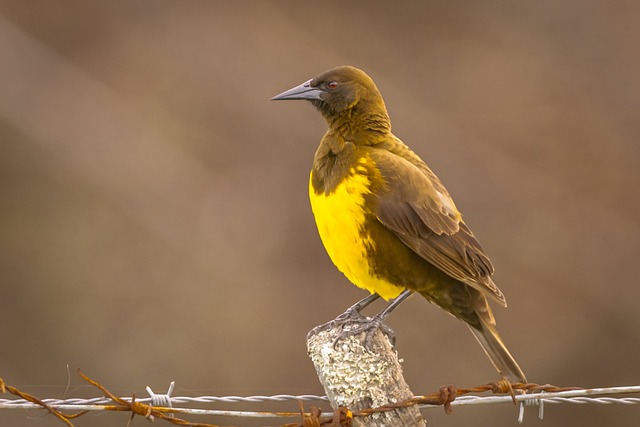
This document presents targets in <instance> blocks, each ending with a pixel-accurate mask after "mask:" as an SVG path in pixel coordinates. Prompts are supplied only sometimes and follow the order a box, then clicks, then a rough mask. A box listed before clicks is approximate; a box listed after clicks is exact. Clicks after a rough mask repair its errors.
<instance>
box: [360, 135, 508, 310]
mask: <svg viewBox="0 0 640 427" xmlns="http://www.w3.org/2000/svg"><path fill="white" fill-rule="evenodd" d="M398 149H399V150H401V151H400V153H393V152H390V151H389V149H388V148H386V149H381V150H372V152H371V155H372V157H373V160H374V162H375V163H376V165H377V167H378V169H379V170H380V173H381V175H382V178H383V180H384V183H385V184H384V188H381V189H380V191H378V192H376V194H374V197H375V203H374V209H375V210H376V215H377V218H378V220H379V221H380V222H381V223H382V224H383V225H385V226H386V227H387V228H388V229H390V230H391V231H392V232H393V233H394V234H395V235H396V236H398V238H399V239H400V240H402V241H403V242H404V243H405V244H406V245H407V246H409V247H410V248H411V249H412V250H413V251H414V252H416V253H417V254H418V255H420V256H421V257H422V258H424V259H425V260H427V261H429V262H430V263H432V264H433V265H435V266H436V267H438V268H439V269H441V270H442V271H444V272H445V273H447V274H448V275H449V276H451V277H453V278H455V279H457V280H459V281H461V282H463V283H466V284H468V285H469V286H471V287H473V288H476V289H478V290H479V291H481V292H483V293H484V294H486V295H487V296H489V297H492V298H493V299H494V300H496V301H497V302H499V303H501V304H502V305H506V301H505V298H504V295H503V294H502V292H501V291H500V290H499V289H498V287H497V286H496V285H495V284H494V283H493V281H492V280H491V275H492V274H493V271H494V269H493V265H492V264H491V261H490V260H489V257H488V256H487V255H486V254H485V253H484V250H483V249H482V247H481V246H480V243H479V242H478V240H477V239H476V238H475V236H474V235H473V233H472V232H471V230H469V228H468V227H467V226H466V224H465V223H464V222H463V220H462V215H461V214H460V212H459V211H458V209H457V208H456V206H455V204H454V203H453V200H452V199H451V197H450V196H449V193H448V192H447V190H446V189H445V188H444V186H443V185H442V183H441V182H440V180H439V179H438V178H437V177H436V175H435V174H434V173H433V172H432V171H431V170H430V169H429V168H428V167H427V166H426V165H425V164H424V162H422V160H420V159H419V158H418V157H417V155H415V154H414V153H413V152H411V151H410V150H409V149H408V148H406V146H405V145H404V144H403V145H402V146H399V147H398V146H396V150H398Z"/></svg>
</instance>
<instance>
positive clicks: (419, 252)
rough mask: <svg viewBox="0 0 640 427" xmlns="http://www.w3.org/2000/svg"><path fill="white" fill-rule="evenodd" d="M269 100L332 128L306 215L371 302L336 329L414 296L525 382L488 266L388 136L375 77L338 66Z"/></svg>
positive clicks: (438, 191) (373, 321)
mask: <svg viewBox="0 0 640 427" xmlns="http://www.w3.org/2000/svg"><path fill="white" fill-rule="evenodd" d="M272 100H306V101H309V102H311V104H313V106H314V107H315V108H316V109H317V110H318V111H319V112H320V113H321V114H322V116H323V117H324V119H325V121H326V123H327V126H328V129H327V131H326V133H325V134H324V136H323V137H322V139H321V140H320V145H319V146H318V148H317V151H316V152H315V156H314V159H313V166H312V169H311V173H310V176H309V199H310V203H311V208H312V211H313V214H314V217H315V221H316V225H317V229H318V233H319V235H320V238H321V240H322V243H323V245H324V247H325V249H326V251H327V253H328V255H329V257H330V258H331V260H332V261H333V263H334V264H335V266H336V267H337V268H338V270H340V271H341V272H342V273H343V274H344V275H345V276H346V277H347V279H348V280H349V281H350V282H352V283H353V284H355V285H356V286H358V287H360V288H363V289H365V290H367V291H369V293H370V294H369V295H368V296H367V297H365V298H363V299H362V300H360V301H358V302H357V303H355V304H354V305H352V306H351V307H349V309H347V311H346V312H345V313H344V314H342V315H341V316H338V318H336V321H338V320H342V321H346V319H349V318H350V319H354V318H355V319H358V318H360V322H362V319H363V318H364V316H361V315H360V311H361V310H362V309H363V308H364V307H366V306H368V305H369V304H371V303H372V302H373V301H375V300H376V299H378V298H380V297H381V298H383V299H384V300H386V301H390V303H389V305H388V306H387V307H386V308H385V309H384V310H383V311H381V312H380V313H378V314H377V315H375V316H373V318H368V317H367V318H366V319H368V320H369V321H370V322H368V323H367V325H365V326H364V329H368V328H376V327H380V326H381V325H382V321H383V320H384V319H385V318H386V316H388V315H389V313H391V311H393V310H394V309H395V308H396V307H397V306H398V305H399V304H400V303H401V302H402V301H404V300H405V299H406V298H407V297H409V296H410V295H412V294H414V293H417V294H420V295H422V296H423V297H424V298H425V299H427V300H428V301H429V302H431V303H434V304H436V305H437V306H439V307H441V308H442V309H444V310H445V311H447V312H448V313H450V314H452V315H453V316H455V317H456V318H458V319H460V320H462V321H463V322H465V323H466V324H467V326H468V327H469V329H470V330H471V332H472V333H473V335H474V336H475V338H476V339H477V340H478V342H479V343H480V345H481V346H482V348H483V349H484V351H485V353H486V354H487V356H488V357H489V359H490V360H491V362H492V363H493V365H494V367H495V368H496V369H497V371H498V372H499V373H500V374H501V375H502V376H503V377H504V378H506V379H508V380H509V381H511V382H514V383H517V382H520V383H526V377H525V374H524V373H523V371H522V369H520V367H519V365H518V363H517V362H516V361H515V359H514V358H513V356H511V354H510V353H509V351H508V350H507V348H506V346H505V344H504V342H503V340H502V338H501V337H500V335H499V334H498V331H497V329H496V321H495V318H494V315H493V312H492V310H491V307H490V306H489V303H488V300H489V299H491V300H493V301H495V302H497V303H498V304H500V305H502V306H505V307H506V305H507V304H506V299H505V297H504V295H503V293H502V292H501V291H500V289H498V287H497V286H496V285H495V284H494V282H493V280H492V278H491V276H492V275H493V273H494V267H493V264H492V263H491V260H490V259H489V257H488V255H487V254H486V253H485V251H484V249H483V248H482V246H481V245H480V243H479V242H478V240H477V238H476V237H475V235H474V234H473V233H472V231H471V230H470V229H469V227H468V226H467V225H466V224H465V222H464V220H463V218H462V214H461V213H460V211H459V210H458V208H457V207H456V205H455V203H454V202H453V199H452V198H451V196H450V195H449V192H448V191H447V190H446V188H445V187H444V185H443V184H442V182H441V181H440V179H438V177H437V176H436V175H435V173H434V172H432V171H431V169H430V168H429V167H428V166H427V164H426V163H425V162H424V161H423V160H422V159H421V158H420V157H419V156H418V155H417V154H416V153H414V152H413V151H412V150H411V149H410V148H409V147H408V146H407V145H406V144H405V143H404V142H402V141H401V140H400V139H399V138H398V137H396V136H395V135H394V134H393V133H392V132H391V121H390V118H389V114H388V112H387V108H386V105H385V102H384V100H383V98H382V95H381V94H380V91H379V90H378V88H377V86H376V84H375V83H374V81H373V80H372V79H371V77H369V76H368V75H367V74H366V73H365V72H364V71H362V70H360V69H358V68H356V67H353V66H349V65H343V66H338V67H335V68H332V69H330V70H327V71H325V72H323V73H321V74H319V75H318V76H316V77H314V78H312V79H310V80H307V81H305V82H304V83H302V84H300V85H298V86H295V87H293V88H291V89H289V90H286V91H284V92H282V93H281V94H279V95H276V96H274V97H273V98H272ZM357 330H358V331H360V329H357Z"/></svg>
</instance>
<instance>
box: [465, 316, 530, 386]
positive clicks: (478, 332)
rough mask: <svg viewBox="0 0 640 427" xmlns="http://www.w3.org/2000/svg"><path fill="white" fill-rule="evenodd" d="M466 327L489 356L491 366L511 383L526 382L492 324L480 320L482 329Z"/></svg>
mask: <svg viewBox="0 0 640 427" xmlns="http://www.w3.org/2000/svg"><path fill="white" fill-rule="evenodd" d="M487 320H489V319H487ZM467 326H469V329H471V332H473V335H474V336H475V337H476V339H477V340H478V342H479V343H480V345H481V346H482V349H483V350H484V352H485V353H486V354H487V356H489V359H491V362H492V363H493V366H495V368H496V369H497V370H498V372H500V374H501V375H504V376H505V377H506V378H507V379H508V380H509V381H511V382H521V383H526V382H527V378H526V377H525V375H524V372H522V369H520V366H518V363H517V362H516V361H515V359H514V358H513V356H511V353H509V350H507V347H506V346H505V345H504V343H503V342H502V339H501V338H500V335H498V331H497V330H496V328H495V326H494V325H493V324H490V323H488V322H487V321H483V319H481V327H482V329H476V328H475V327H473V326H471V325H467Z"/></svg>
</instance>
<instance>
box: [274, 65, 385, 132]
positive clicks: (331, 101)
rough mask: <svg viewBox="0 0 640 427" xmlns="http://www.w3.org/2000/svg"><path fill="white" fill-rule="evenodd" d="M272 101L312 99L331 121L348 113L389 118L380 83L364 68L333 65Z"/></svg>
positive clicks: (355, 115) (354, 115)
mask: <svg viewBox="0 0 640 427" xmlns="http://www.w3.org/2000/svg"><path fill="white" fill-rule="evenodd" d="M271 99H272V100H274V101H275V100H290V99H305V100H307V101H311V103H312V104H313V105H315V106H316V108H318V110H320V112H321V113H322V115H323V116H324V117H325V119H326V120H327V121H328V122H329V124H331V123H332V122H334V121H335V120H336V119H338V118H339V117H342V116H345V114H346V115H348V116H349V117H351V118H354V117H357V116H372V117H377V120H379V119H380V117H387V120H388V116H387V110H386V107H385V105H384V101H383V99H382V95H380V92H379V91H378V88H377V87H376V84H375V83H374V82H373V80H372V79H371V77H369V76H368V75H367V74H366V73H365V72H364V71H362V70H359V69H358V68H355V67H351V66H349V65H343V66H340V67H336V68H332V69H331V70H328V71H325V72H324V73H322V74H320V75H318V76H317V77H314V78H313V79H311V80H307V81H306V82H304V83H302V84H301V85H298V86H296V87H293V88H291V89H289V90H287V91H284V92H282V93H281V94H279V95H276V96H274V97H273V98H271Z"/></svg>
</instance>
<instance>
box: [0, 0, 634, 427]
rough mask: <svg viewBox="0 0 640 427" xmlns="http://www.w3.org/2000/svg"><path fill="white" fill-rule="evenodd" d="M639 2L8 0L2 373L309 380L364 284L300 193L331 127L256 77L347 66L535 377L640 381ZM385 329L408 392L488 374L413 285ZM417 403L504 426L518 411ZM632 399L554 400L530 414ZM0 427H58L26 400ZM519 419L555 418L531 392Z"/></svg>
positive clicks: (29, 380)
mask: <svg viewBox="0 0 640 427" xmlns="http://www.w3.org/2000/svg"><path fill="white" fill-rule="evenodd" d="M639 9H640V4H639V3H638V2H634V1H611V2H600V1H595V0H593V1H586V0H575V1H561V2H558V1H550V0H549V1H546V0H543V1H536V2H510V1H490V2H476V1H470V0H469V1H450V2H437V3H436V2H428V3H427V2H409V1H398V2H378V3H376V2H371V1H350V2H341V1H324V2H300V1H252V2H231V1H228V2H220V1H180V2H177V1H159V0H157V1H110V2H96V1H85V0H77V1H57V2H49V1H44V0H43V1H24V0H13V1H6V0H5V1H2V2H0V285H1V288H0V289H1V291H2V293H1V295H2V297H1V298H0V308H1V313H2V327H1V328H0V346H1V348H2V351H1V352H0V376H1V377H2V378H4V379H5V380H6V381H7V383H9V384H12V385H17V386H20V387H22V388H23V389H24V390H26V391H30V392H32V393H35V394H37V395H39V396H42V397H75V396H99V392H98V391H97V390H94V389H91V388H89V387H86V386H85V385H84V384H83V382H82V381H81V380H80V379H79V378H78V376H77V375H76V374H75V369H76V368H77V367H81V368H83V370H84V371H85V372H86V373H87V374H89V375H91V376H93V377H94V378H96V379H98V380H100V381H101V382H102V383H104V385H106V386H107V387H109V388H110V389H111V390H112V391H113V392H115V393H116V394H119V395H131V393H133V392H135V393H137V395H138V396H144V395H146V393H145V392H144V387H145V386H146V385H150V386H151V387H152V388H153V389H154V390H156V391H158V392H160V391H162V390H164V389H166V387H167V385H168V383H169V382H170V381H171V380H175V381H177V388H176V392H175V393H174V394H175V395H201V394H209V395H229V394H236V395H255V394H264V395H272V394H278V393H292V394H302V393H322V389H321V387H320V385H319V383H318V381H317V377H316V375H315V372H314V370H313V367H312V365H311V362H310V361H309V360H308V358H307V356H306V352H305V334H306V332H307V331H308V330H309V329H311V328H312V327H313V326H315V325H317V324H319V323H321V322H324V321H326V320H328V319H330V318H332V317H333V316H335V315H337V314H338V313H340V312H341V311H342V310H344V309H345V308H346V307H347V306H348V305H349V304H351V303H352V302H354V301H355V300H357V299H359V298H360V297H362V296H364V293H363V291H360V290H358V289H356V288H355V287H353V286H351V285H348V284H347V282H346V279H344V278H343V277H342V276H341V274H340V273H338V272H337V271H336V270H335V268H334V267H333V266H332V265H331V263H330V261H329V259H328V257H327V256H326V254H325V253H324V249H323V248H322V246H321V243H320V240H319V238H318V237H317V234H316V230H315V225H314V222H313V218H312V215H311V212H310V208H309V206H308V201H307V194H306V193H307V178H308V171H309V168H310V165H311V160H312V156H313V153H314V151H315V149H316V145H317V143H318V141H319V139H320V137H321V135H322V133H323V132H324V129H325V125H324V122H323V121H322V119H321V117H320V116H319V114H317V113H316V112H315V111H314V110H313V108H312V107H311V106H310V105H305V104H304V103H302V102H297V103H296V102H288V103H287V102H279V103H274V102H270V101H269V98H270V97H271V96H273V95H275V94H277V93H280V92H281V91H283V90H285V89H288V88H290V87H292V86H294V85H296V84H299V83H301V82H303V81H304V80H306V79H309V78H311V77H313V76H314V75H316V74H318V73H320V72H321V71H324V70H325V69H328V68H331V67H333V66H336V65H340V64H352V65H355V66H358V67H360V68H363V69H364V70H366V71H367V72H368V73H369V74H370V75H371V76H372V77H373V79H374V80H375V81H376V82H377V84H378V86H379V88H380V90H381V91H382V93H383V95H384V96H385V100H386V103H387V106H388V108H389V111H390V115H391V118H392V121H393V124H394V131H395V133H396V134H397V135H398V136H399V137H401V138H402V139H403V140H404V141H405V142H407V143H408V144H409V145H410V146H412V148H414V150H415V151H416V152H417V153H419V154H420V155H421V156H422V157H423V158H425V160H426V161H427V162H428V163H429V165H430V166H431V167H432V168H433V169H434V170H435V172H436V173H437V174H438V175H439V176H440V178H441V179H442V180H443V181H444V182H445V184H446V185H447V187H448V189H449V191H450V192H451V193H452V195H453V196H454V198H455V200H456V203H457V204H458V207H459V208H460V209H461V210H462V211H463V212H464V213H465V218H466V219H467V223H468V224H469V225H470V226H471V227H472V229H473V230H474V231H475V233H476V234H477V235H478V236H479V238H480V240H481V242H482V243H483V245H484V246H485V248H486V249H487V251H488V252H489V254H490V255H491V256H492V259H493V262H494V264H495V266H496V267H497V274H496V276H495V278H496V282H497V283H498V284H499V286H500V287H501V288H502V290H503V291H504V292H505V294H506V295H507V299H508V301H509V308H508V309H507V310H501V309H499V308H498V307H496V315H497V318H498V325H499V329H500V331H501V332H502V335H503V337H504V338H505V341H506V342H507V344H508V346H509V348H510V349H511V351H512V352H513V354H514V355H515V356H516V358H517V360H518V361H519V362H520V364H521V366H522V367H523V368H524V370H525V372H526V373H527V375H528V377H529V379H530V380H531V381H535V382H539V383H547V382H548V383H554V384H558V385H579V386H603V387H604V386H614V385H633V384H639V383H640V368H639V366H638V354H639V351H640V331H639V330H638V323H639V321H640V310H638V301H639V297H640V290H639V289H640V288H639V286H638V273H639V272H640V265H639V264H640V263H639V262H638V260H637V257H638V252H639V251H640V243H639V242H640V197H639V196H640V171H639V168H638V167H639V166H640V145H639V143H640V120H639V114H640V79H639V78H638V76H640V25H638V22H640V20H639V19H640V10H639ZM381 307H382V305H378V306H376V307H375V308H376V309H379V308H381ZM390 324H391V326H392V327H394V328H395V330H396V333H397V337H398V344H397V348H398V351H399V353H400V356H401V357H402V358H403V359H404V368H405V377H406V379H407V381H408V382H409V384H410V385H411V387H412V389H413V391H414V393H417V394H427V393H431V392H433V391H435V390H437V388H438V387H439V386H440V385H442V384H449V383H454V384H457V385H459V386H473V385H477V384H481V383H483V382H486V381H491V380H495V379H497V378H496V373H495V371H494V370H493V368H492V367H491V365H490V363H489V361H488V360H487V359H486V357H485V356H484V354H483V353H482V351H481V349H480V347H479V346H478V344H477V343H476V342H475V340H474V339H473V337H472V335H471V334H469V332H468V331H467V330H466V328H465V327H464V326H463V325H462V324H461V323H459V322H457V321H455V320H454V319H453V318H450V317H449V316H447V315H446V314H445V313H444V312H442V311H440V310H439V309H437V308H436V307H434V306H431V305H429V304H428V303H427V302H425V301H424V300H421V299H419V298H413V299H411V300H410V301H409V302H407V303H405V304H404V305H403V306H402V307H401V308H400V309H399V310H398V311H397V312H396V313H394V315H393V316H392V318H391V320H390ZM67 366H69V369H70V372H71V375H70V385H69V387H68V388H67V381H68V378H67V377H68V374H67ZM234 408H237V407H234ZM244 409H249V410H258V409H262V410H271V409H285V410H297V405H296V404H295V403H290V404H287V405H281V406H279V407H278V408H275V407H274V406H273V405H263V406H257V405H249V406H248V407H245V408H244ZM425 415H426V417H427V419H428V420H429V422H430V425H431V426H468V425H492V426H510V425H514V424H515V422H516V421H515V419H516V416H517V411H516V410H515V409H514V408H513V407H512V406H510V405H501V406H483V407H474V408H471V407H465V408H458V409H456V411H455V413H454V415H453V416H445V415H444V414H443V413H442V411H441V410H440V409H438V410H428V411H425ZM639 418H640V408H638V407H633V406H631V407H630V406H624V407H623V406H604V405H580V406H578V405H571V404H564V405H548V406H547V407H546V412H545V420H544V421H543V422H544V425H546V426H564V425H567V424H568V423H571V424H572V425H583V426H596V425H597V426H600V425H616V426H631V425H634V426H635V425H637V420H638V419H639ZM126 419H127V415H124V414H113V413H110V414H97V413H93V414H89V415H86V416H85V417H83V418H81V419H79V420H78V421H77V422H76V425H77V426H123V425H125V424H126ZM201 420H202V421H205V422H211V423H235V424H237V425H242V426H245V425H246V426H249V425H256V424H267V425H277V424H280V423H284V422H285V421H286V420H267V421H261V422H257V423H256V422H253V421H250V420H246V419H235V420H221V419H217V418H203V419H201ZM0 424H2V425H18V426H35V427H41V426H58V425H61V424H60V423H59V422H58V421H57V420H55V419H54V418H53V417H51V416H47V415H44V414H43V413H42V412H31V411H30V412H26V413H25V412H22V411H15V410H12V411H9V410H2V411H0ZM143 424H144V425H146V421H145V420H143V419H136V420H135V421H134V425H143ZM156 424H157V422H156ZM525 425H542V422H540V421H539V420H538V419H537V409H536V408H530V409H529V410H528V411H527V414H526V416H525Z"/></svg>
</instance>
